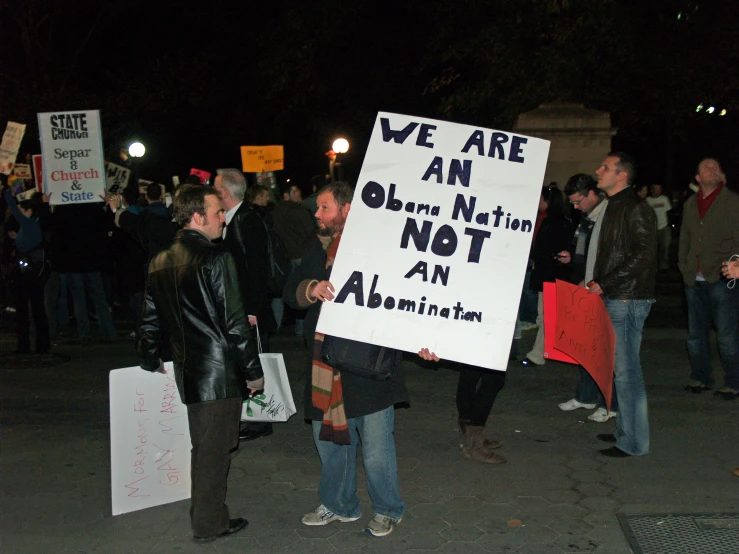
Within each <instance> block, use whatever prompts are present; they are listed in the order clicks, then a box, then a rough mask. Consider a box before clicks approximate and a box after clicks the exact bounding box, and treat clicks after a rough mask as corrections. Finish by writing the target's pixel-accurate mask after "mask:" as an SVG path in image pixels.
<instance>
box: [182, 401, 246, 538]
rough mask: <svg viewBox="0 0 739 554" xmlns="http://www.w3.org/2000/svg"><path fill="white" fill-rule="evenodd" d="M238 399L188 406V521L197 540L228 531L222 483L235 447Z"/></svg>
mask: <svg viewBox="0 0 739 554" xmlns="http://www.w3.org/2000/svg"><path fill="white" fill-rule="evenodd" d="M241 402H242V401H241V398H240V397H237V398H228V399H226V400H213V401H211V402H199V403H197V404H188V406H187V419H188V421H189V423H190V440H191V442H192V462H191V464H192V466H191V475H192V498H191V505H190V520H191V522H192V532H193V534H194V535H196V536H198V537H215V536H216V535H219V534H220V533H222V532H223V531H225V530H226V529H228V522H229V519H230V518H229V515H228V506H226V480H227V479H228V470H229V468H230V467H231V455H230V451H231V450H232V449H233V448H236V446H238V444H239V417H240V416H241Z"/></svg>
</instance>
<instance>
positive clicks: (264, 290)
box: [223, 202, 277, 332]
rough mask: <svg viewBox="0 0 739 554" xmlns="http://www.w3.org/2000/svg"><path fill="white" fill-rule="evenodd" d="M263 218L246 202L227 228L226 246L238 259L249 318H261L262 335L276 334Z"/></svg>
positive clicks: (238, 270) (239, 273)
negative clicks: (266, 333)
mask: <svg viewBox="0 0 739 554" xmlns="http://www.w3.org/2000/svg"><path fill="white" fill-rule="evenodd" d="M264 225H265V224H264V223H263V220H262V218H261V216H260V215H259V214H258V213H257V212H255V211H254V210H253V209H252V208H250V207H249V206H248V205H247V204H246V202H244V203H243V204H241V206H239V209H238V210H236V213H235V214H234V216H233V217H232V218H231V221H230V222H229V224H228V225H227V226H226V238H225V239H224V240H223V244H224V246H225V247H226V248H227V249H228V251H229V252H231V254H232V255H233V257H234V261H235V262H236V271H237V272H238V275H239V283H240V284H241V291H242V293H243V299H244V306H245V308H246V314H247V315H255V316H257V320H258V322H259V330H260V331H261V332H269V331H273V330H275V329H276V328H277V321H276V320H275V316H274V314H273V313H272V295H271V294H270V292H269V287H268V286H267V278H268V275H269V248H268V246H267V238H268V237H267V230H266V229H265V227H264Z"/></svg>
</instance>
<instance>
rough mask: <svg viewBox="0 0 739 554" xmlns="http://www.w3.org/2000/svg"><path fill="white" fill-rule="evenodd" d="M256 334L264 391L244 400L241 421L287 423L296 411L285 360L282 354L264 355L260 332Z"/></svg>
mask: <svg viewBox="0 0 739 554" xmlns="http://www.w3.org/2000/svg"><path fill="white" fill-rule="evenodd" d="M256 334H257V344H258V345H259V361H260V362H261V363H262V371H264V391H263V392H262V393H260V394H256V395H253V396H251V397H249V398H248V399H247V400H244V405H243V406H242V408H241V421H287V420H288V419H289V418H290V416H292V415H293V414H294V413H295V411H296V410H295V402H294V401H293V394H292V391H291V390H290V381H288V379H287V369H286V368H285V359H284V358H283V357H282V354H272V353H266V354H265V353H262V344H261V341H260V340H259V330H257V332H256Z"/></svg>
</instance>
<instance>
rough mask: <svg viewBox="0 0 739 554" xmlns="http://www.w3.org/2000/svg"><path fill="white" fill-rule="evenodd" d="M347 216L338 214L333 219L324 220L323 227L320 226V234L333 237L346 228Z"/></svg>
mask: <svg viewBox="0 0 739 554" xmlns="http://www.w3.org/2000/svg"><path fill="white" fill-rule="evenodd" d="M345 221H346V219H345V218H343V217H342V216H341V214H339V215H337V216H336V217H334V218H333V219H330V220H328V221H325V220H324V221H323V225H324V226H323V227H321V226H320V225H319V226H318V235H319V236H321V237H331V236H333V235H336V234H338V233H340V232H341V231H342V230H343V229H344V222H345Z"/></svg>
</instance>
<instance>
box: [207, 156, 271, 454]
mask: <svg viewBox="0 0 739 554" xmlns="http://www.w3.org/2000/svg"><path fill="white" fill-rule="evenodd" d="M217 173H218V174H217V176H216V178H215V188H216V190H217V191H218V195H219V197H220V201H221V207H222V208H223V210H224V212H225V213H224V216H225V219H226V227H225V229H224V230H223V245H224V246H225V247H226V248H227V249H228V251H229V252H231V255H232V256H233V257H234V261H235V262H236V271H237V273H238V276H239V283H240V284H241V293H242V298H243V300H244V308H245V310H246V314H247V316H248V319H249V323H250V324H251V325H254V326H256V325H259V333H260V338H261V341H262V347H263V348H264V351H265V352H269V339H268V336H269V335H268V334H269V333H270V332H272V331H274V330H275V329H276V327H277V322H276V321H275V316H274V314H273V313H272V304H271V297H270V292H269V286H268V284H267V279H268V272H269V247H268V236H267V228H266V227H265V223H264V221H263V220H262V217H261V216H260V215H259V214H258V213H257V212H256V211H254V210H253V209H252V208H251V207H249V205H248V204H247V203H246V202H244V194H245V193H246V180H245V179H244V174H243V173H242V172H241V171H239V170H238V169H219V170H217ZM254 332H256V331H254ZM272 432H273V431H272V424H271V423H269V422H249V423H248V424H247V425H246V426H244V428H243V429H242V431H241V433H239V437H240V438H241V440H242V441H250V440H254V439H258V438H260V437H266V436H269V435H271V434H272Z"/></svg>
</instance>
